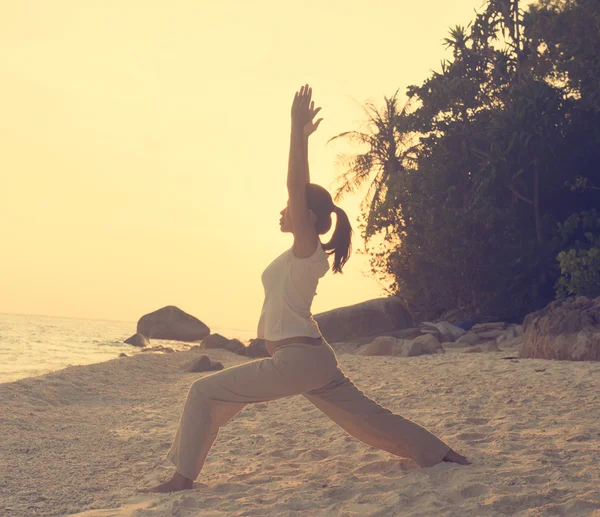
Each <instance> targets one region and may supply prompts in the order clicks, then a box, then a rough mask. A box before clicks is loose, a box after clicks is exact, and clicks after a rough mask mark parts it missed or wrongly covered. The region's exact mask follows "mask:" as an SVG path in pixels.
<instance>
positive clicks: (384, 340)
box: [356, 336, 404, 356]
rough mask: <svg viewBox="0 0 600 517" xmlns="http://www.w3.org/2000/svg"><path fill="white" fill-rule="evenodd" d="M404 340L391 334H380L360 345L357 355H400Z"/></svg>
mask: <svg viewBox="0 0 600 517" xmlns="http://www.w3.org/2000/svg"><path fill="white" fill-rule="evenodd" d="M403 345H404V340H403V339H399V338H395V337H392V336H381V337H378V338H375V339H374V340H373V341H371V342H370V343H368V344H366V345H364V346H363V347H361V348H360V349H359V350H358V352H356V353H357V355H366V356H377V355H392V356H393V355H400V354H401V353H402V350H403Z"/></svg>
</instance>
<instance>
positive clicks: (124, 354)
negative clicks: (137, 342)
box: [119, 352, 129, 357]
mask: <svg viewBox="0 0 600 517" xmlns="http://www.w3.org/2000/svg"><path fill="white" fill-rule="evenodd" d="M119 357H129V356H128V355H127V354H126V353H125V352H121V353H120V354H119Z"/></svg>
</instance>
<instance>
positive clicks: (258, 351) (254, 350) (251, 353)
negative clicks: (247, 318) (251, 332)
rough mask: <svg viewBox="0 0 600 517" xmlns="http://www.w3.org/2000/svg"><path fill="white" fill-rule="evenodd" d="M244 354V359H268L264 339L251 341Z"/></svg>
mask: <svg viewBox="0 0 600 517" xmlns="http://www.w3.org/2000/svg"><path fill="white" fill-rule="evenodd" d="M245 352H246V354H245V355H246V357H269V354H268V353H267V349H266V348H265V340H264V339H251V340H250V344H249V345H248V346H247V347H246V349H245Z"/></svg>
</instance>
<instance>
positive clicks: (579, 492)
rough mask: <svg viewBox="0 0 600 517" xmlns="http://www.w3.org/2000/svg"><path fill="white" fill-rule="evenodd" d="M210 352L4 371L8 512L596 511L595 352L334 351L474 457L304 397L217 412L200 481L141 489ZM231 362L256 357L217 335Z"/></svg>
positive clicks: (599, 508)
mask: <svg viewBox="0 0 600 517" xmlns="http://www.w3.org/2000/svg"><path fill="white" fill-rule="evenodd" d="M199 355H200V352H178V353H172V354H140V355H137V356H135V357H129V358H122V359H115V360H112V361H108V362H105V363H100V364H94V365H88V366H75V367H70V368H67V369H64V370H61V371H59V372H55V373H52V374H48V375H45V376H42V377H37V378H29V379H23V380H20V381H17V382H14V383H9V384H3V385H0V410H1V413H0V465H2V468H1V469H0V515H2V516H3V517H4V516H6V517H32V516H45V517H54V516H62V515H77V516H78V517H125V516H131V517H164V516H186V517H187V516H190V517H192V516H194V517H196V516H197V517H201V516H202V517H209V516H210V517H217V516H277V517H284V516H299V515H307V516H329V515H331V516H344V517H350V516H352V517H354V516H373V517H374V516H382V517H383V516H394V515H402V516H404V515H406V516H423V517H430V516H460V517H466V516H506V515H511V516H517V515H518V516H531V517H533V516H552V515H559V516H569V517H577V516H595V515H598V516H600V462H599V461H598V459H599V457H600V426H599V425H598V424H599V422H600V364H599V363H596V362H588V363H575V362H566V361H564V362H559V361H545V360H507V359H503V357H507V356H511V355H515V354H514V353H513V352H511V351H502V352H496V353H487V354H465V353H462V350H460V349H457V350H449V351H448V352H447V353H446V354H437V355H431V356H421V357H414V358H399V357H393V358H392V357H361V356H355V355H352V354H348V353H342V352H339V353H338V358H339V361H340V364H341V366H342V368H343V369H344V371H345V372H346V373H347V374H348V375H349V376H350V377H351V378H352V379H353V380H354V382H355V383H356V384H357V385H358V386H359V388H361V389H362V390H363V391H365V392H366V393H367V394H368V395H370V396H371V397H372V398H374V399H375V400H376V401H377V402H379V403H380V404H382V405H384V406H386V407H388V408H390V409H391V410H393V411H395V412H397V413H399V414H401V415H403V416H405V417H407V418H410V419H412V420H415V421H416V422H418V423H420V424H422V425H424V426H425V427H427V428H428V429H430V430H431V431H433V432H434V433H436V434H437V435H439V436H440V437H441V438H442V439H444V440H445V441H446V442H447V443H448V444H449V445H451V446H452V447H453V448H455V449H456V450H457V451H458V452H460V453H462V454H465V455H467V456H468V457H469V459H470V460H471V461H473V465H471V466H466V467H465V466H458V465H455V464H448V463H442V464H438V465H436V466H434V467H431V468H426V469H420V468H418V467H417V466H416V464H415V463H414V462H413V461H411V460H409V459H403V458H397V457H394V456H392V455H390V454H388V453H385V452H383V451H379V450H376V449H373V448H371V447H369V446H367V445H364V444H362V443H360V442H358V441H356V440H355V439H353V438H351V437H350V436H348V435H347V434H346V433H345V432H343V431H342V430H341V429H339V428H338V427H337V426H336V425H335V424H333V423H332V422H331V421H329V420H328V419H327V418H326V417H325V416H323V415H322V414H321V413H320V412H319V411H318V410H317V409H315V408H313V407H312V406H311V405H310V404H309V403H308V402H307V401H306V400H305V399H304V398H303V397H293V398H288V399H282V400H277V401H272V402H269V403H267V404H257V405H253V406H248V407H247V408H245V409H244V410H243V411H242V412H241V413H240V414H239V415H238V416H236V417H235V418H234V419H233V420H232V421H231V422H230V423H229V424H228V425H227V426H225V427H224V428H222V430H221V432H220V434H219V437H218V438H217V441H216V443H215V446H214V447H213V449H212V451H211V453H210V455H209V457H208V461H207V463H206V466H205V469H204V471H203V472H202V474H201V475H200V477H199V479H198V483H197V484H198V488H197V489H194V490H191V491H186V492H180V493H175V494H169V495H158V494H140V493H137V492H136V489H138V488H143V487H148V486H151V485H153V484H156V483H157V482H159V481H162V480H164V479H166V478H167V477H169V476H170V474H171V473H172V471H173V467H172V466H171V464H170V463H168V461H167V460H166V452H167V450H168V448H169V446H170V444H171V439H172V438H173V435H174V432H175V429H176V426H177V422H178V419H179V415H180V412H181V408H182V404H183V401H184V400H185V396H186V393H187V389H188V387H189V385H190V384H191V383H192V381H193V380H194V379H196V378H197V377H199V376H201V375H208V374H198V373H184V372H183V371H182V370H181V367H182V366H183V365H185V364H187V363H188V362H189V361H191V360H192V359H193V358H195V357H198V356H199ZM207 355H209V356H210V357H211V358H212V359H215V360H217V361H221V362H222V363H223V364H224V365H225V366H226V367H228V366H233V365H236V364H240V363H242V362H244V361H247V360H248V359H246V358H244V357H240V356H236V355H234V354H232V353H229V352H226V351H222V350H215V351H210V352H209V353H208V354H207Z"/></svg>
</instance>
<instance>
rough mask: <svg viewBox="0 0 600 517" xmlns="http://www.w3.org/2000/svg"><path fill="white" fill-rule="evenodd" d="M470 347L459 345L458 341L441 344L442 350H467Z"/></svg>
mask: <svg viewBox="0 0 600 517" xmlns="http://www.w3.org/2000/svg"><path fill="white" fill-rule="evenodd" d="M468 346H470V345H465V344H463V343H459V342H458V341H445V342H443V343H442V348H443V349H444V350H445V349H447V348H467V347H468Z"/></svg>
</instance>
